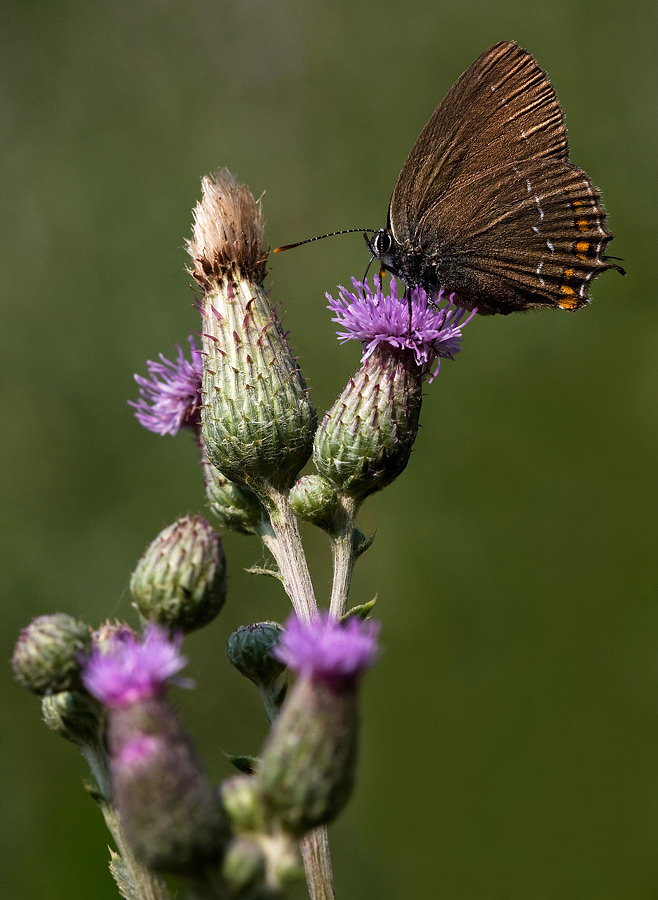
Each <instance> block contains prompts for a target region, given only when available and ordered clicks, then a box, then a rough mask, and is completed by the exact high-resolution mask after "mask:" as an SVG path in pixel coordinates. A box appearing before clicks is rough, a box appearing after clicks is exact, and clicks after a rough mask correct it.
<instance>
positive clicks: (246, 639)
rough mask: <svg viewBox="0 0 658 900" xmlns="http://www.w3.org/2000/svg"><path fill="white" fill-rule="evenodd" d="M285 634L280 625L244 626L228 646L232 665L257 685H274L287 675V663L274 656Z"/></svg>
mask: <svg viewBox="0 0 658 900" xmlns="http://www.w3.org/2000/svg"><path fill="white" fill-rule="evenodd" d="M282 633H283V627H282V626H281V625H279V623H278V622H256V623H254V624H253V625H241V626H240V628H238V629H237V630H236V631H234V632H233V634H232V635H231V636H230V638H229V639H228V643H227V645H226V655H227V656H228V659H229V662H230V663H231V665H232V666H235V668H236V669H237V670H238V672H241V673H242V674H243V675H244V676H245V678H249V680H250V681H253V682H254V684H258V685H269V684H272V683H273V682H274V681H277V679H278V678H279V676H280V675H281V674H282V673H283V672H285V671H286V665H285V663H282V662H280V661H279V660H278V659H276V657H274V656H272V650H273V649H274V647H276V645H277V643H278V642H279V638H280V637H281V635H282Z"/></svg>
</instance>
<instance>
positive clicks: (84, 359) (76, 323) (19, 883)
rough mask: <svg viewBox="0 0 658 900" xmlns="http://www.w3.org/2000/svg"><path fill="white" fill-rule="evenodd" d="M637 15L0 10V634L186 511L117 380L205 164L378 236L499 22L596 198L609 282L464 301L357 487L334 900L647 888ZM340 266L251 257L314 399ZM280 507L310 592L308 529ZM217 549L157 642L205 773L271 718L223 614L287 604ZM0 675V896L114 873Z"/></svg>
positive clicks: (647, 251)
mask: <svg viewBox="0 0 658 900" xmlns="http://www.w3.org/2000/svg"><path fill="white" fill-rule="evenodd" d="M657 20H658V6H657V5H656V4H655V2H653V0H625V2H624V3H619V2H617V0H614V2H613V0H560V2H550V0H549V2H544V3H532V4H520V3H518V2H516V0H502V2H496V3H494V2H491V0H471V2H464V0H445V2H441V3H437V2H434V0H431V2H430V0H425V2H412V0H408V2H406V3H404V4H403V3H399V2H392V0H379V2H378V3H376V4H373V3H368V4H366V3H359V2H353V0H314V2H307V0H282V2H278V3H274V2H267V0H215V2H211V0H191V2H190V0H186V2H183V0H160V2H155V0H145V2H143V0H138V2H135V0H130V2H129V0H112V2H109V3H103V2H97V0H91V2H90V0H84V2H82V0H58V2H56V3H47V2H39V0H34V2H27V0H4V2H3V3H2V6H1V7H0V76H1V78H2V87H1V89H0V154H1V163H0V178H1V179H2V184H1V187H0V197H1V201H0V266H1V267H2V276H1V277H2V280H1V283H2V324H1V327H0V342H1V345H2V350H1V354H0V358H1V363H0V364H1V365H2V379H1V388H0V389H1V391H2V410H3V416H2V425H1V429H2V432H1V433H2V460H1V462H0V483H1V485H2V499H1V503H2V507H1V508H2V527H3V534H2V537H1V553H2V560H1V565H0V573H1V578H2V605H1V607H0V610H1V613H0V614H1V615H2V617H3V624H2V631H1V640H2V652H1V654H0V656H1V657H2V659H3V660H8V658H9V657H10V655H11V649H12V646H13V642H14V640H15V637H16V635H17V633H18V630H19V628H20V627H22V626H23V625H25V624H26V623H27V622H29V620H30V619H31V618H32V617H33V616H36V615H38V614H41V613H45V612H51V611H66V612H69V613H72V614H74V615H77V616H80V617H82V618H84V619H86V620H87V621H89V622H90V623H93V624H98V623H99V622H100V621H102V620H103V619H104V618H105V617H107V616H111V617H123V618H128V619H130V620H131V621H132V618H131V616H132V612H131V608H130V603H129V598H128V596H127V583H128V577H129V573H130V571H131V569H132V567H133V566H134V563H135V561H136V559H137V558H138V556H139V555H140V553H141V552H142V550H143V548H144V547H145V546H146V544H147V543H148V542H149V541H150V540H151V539H152V538H153V537H154V536H155V534H156V533H157V532H158V531H159V530H160V528H161V527H163V526H164V525H165V524H167V523H169V522H171V521H173V519H175V518H176V517H178V516H179V515H182V514H184V513H187V512H203V510H204V497H203V491H202V483H201V474H200V471H199V467H198V463H197V454H196V450H195V448H194V446H193V444H192V441H191V440H190V439H189V437H188V436H186V435H180V436H179V437H178V438H176V439H164V438H158V437H156V436H154V435H152V434H149V433H147V432H145V431H143V430H142V429H141V428H140V427H139V426H138V425H137V423H136V422H135V420H134V419H133V417H132V416H131V412H130V409H129V407H128V406H127V405H126V401H127V400H128V399H129V398H134V397H135V396H136V389H135V385H134V383H133V380H132V376H133V373H134V372H142V373H143V372H144V371H145V360H146V359H153V358H155V357H156V356H157V354H158V353H160V352H163V353H165V355H171V353H172V352H173V344H175V343H177V342H183V341H184V340H185V337H186V335H187V334H188V333H189V332H191V331H194V330H196V329H197V328H198V322H197V314H196V312H195V310H194V308H193V300H194V295H193V292H192V291H191V289H190V283H191V279H190V277H189V276H188V275H187V274H186V272H185V266H186V255H185V252H184V249H183V244H184V240H185V238H186V237H187V236H188V235H189V233H190V225H191V209H192V206H193V205H194V203H195V202H196V200H197V198H198V196H199V193H200V189H199V179H200V176H201V175H203V174H204V173H206V172H208V171H210V170H212V169H214V168H215V167H216V166H218V165H226V166H228V167H229V168H230V169H232V170H233V171H234V172H235V173H236V175H237V176H238V177H239V178H240V179H241V180H243V181H246V182H247V183H248V184H249V185H250V186H251V188H252V190H253V191H254V193H255V194H257V195H258V194H260V193H261V192H262V191H264V190H266V194H265V197H264V208H265V214H266V218H267V222H268V230H267V237H268V240H269V242H270V244H271V245H272V246H276V245H277V244H281V243H287V242H290V241H294V240H297V239H301V238H304V237H307V236H311V235H314V234H319V233H322V232H325V231H330V230H334V229H338V228H347V227H353V226H356V227H362V226H369V227H371V228H377V227H379V226H380V225H382V224H384V222H385V217H386V210H387V204H388V199H389V196H390V192H391V190H392V187H393V183H394V181H395V178H396V176H397V173H398V171H399V169H400V167H401V165H402V163H403V161H404V159H405V156H406V154H407V152H408V151H409V149H410V148H411V146H412V144H413V142H414V140H415V138H416V136H417V135H418V133H419V131H420V129H421V127H422V126H423V124H424V123H425V121H426V120H427V118H428V117H429V115H430V113H431V111H432V110H433V108H434V107H435V105H436V104H437V103H438V102H439V100H440V99H441V97H442V96H443V95H444V93H445V92H446V91H447V90H448V88H449V87H450V85H451V84H452V82H453V81H454V79H455V78H456V77H457V76H458V75H459V74H460V73H461V72H462V71H463V70H464V69H465V68H466V67H467V66H468V65H469V64H470V63H471V62H472V60H473V59H475V57H476V56H478V55H479V53H481V52H482V51H483V50H484V49H485V48H486V47H488V46H490V45H491V44H493V43H495V42H496V41H498V40H501V39H510V38H513V39H515V40H517V41H518V42H519V43H520V44H521V45H522V46H525V47H527V48H528V49H529V50H530V51H531V52H532V53H533V54H534V55H535V56H536V58H537V60H538V61H539V63H540V65H541V66H542V67H544V68H545V69H547V71H548V72H549V74H550V76H551V79H552V81H553V83H554V85H555V87H556V89H557V92H558V95H559V97H560V99H561V102H562V105H563V107H564V109H565V112H566V118H567V125H568V126H569V129H570V144H571V151H572V158H573V160H574V161H575V162H576V163H577V164H578V165H579V166H582V167H583V168H585V169H586V170H587V171H588V172H589V173H590V174H591V176H592V178H593V179H594V181H595V182H596V183H597V184H599V185H600V186H601V188H602V191H603V196H604V198H605V201H606V204H607V207H608V210H609V213H610V224H611V228H612V229H613V231H614V233H615V235H616V240H615V241H614V244H613V245H612V246H611V248H610V250H611V252H612V253H615V254H616V255H618V256H620V257H623V258H624V260H625V262H624V265H625V266H626V268H627V269H628V273H629V274H628V277H627V278H626V279H622V278H620V277H618V276H617V275H616V274H615V273H609V274H607V275H605V276H604V277H602V278H601V279H599V280H598V281H597V282H596V284H595V287H594V291H593V293H594V296H595V302H594V303H593V304H592V305H591V306H590V307H589V308H588V309H586V310H585V311H583V312H580V313H578V314H577V315H573V316H572V315H567V314H563V313H560V312H559V311H556V312H552V311H550V312H545V313H542V314H538V313H537V314H529V315H518V316H512V317H509V318H494V319H479V320H477V321H475V322H473V323H472V324H471V325H470V326H469V327H468V329H467V332H466V336H465V341H464V344H465V349H464V352H463V353H462V354H461V355H460V356H459V357H458V359H457V360H456V361H455V362H454V363H446V364H445V365H444V367H443V369H442V372H441V375H440V377H439V378H438V380H437V381H436V382H435V383H434V384H433V385H432V386H431V388H428V391H427V398H426V402H425V406H424V410H423V426H424V427H423V429H422V432H421V434H420V437H419V440H418V443H417V451H416V452H415V453H414V455H413V458H412V461H411V464H410V465H409V467H408V469H407V471H406V472H405V473H404V475H403V476H402V477H401V478H400V479H399V480H398V481H397V482H396V484H395V485H394V486H392V487H390V488H389V489H388V490H386V491H385V492H384V493H382V494H381V495H379V496H377V497H375V498H373V499H371V500H370V501H369V502H368V504H367V505H366V507H365V509H364V510H363V513H362V517H361V524H362V527H363V529H364V530H365V531H375V530H376V532H377V537H376V540H375V543H374V545H373V547H372V549H371V550H370V551H369V553H368V554H367V555H366V556H365V557H364V558H363V559H362V560H361V561H360V562H359V564H358V570H357V575H356V580H355V584H354V590H353V600H354V602H363V601H365V600H367V599H369V598H370V597H371V596H372V595H373V594H375V593H377V594H378V603H377V609H378V615H379V618H380V619H381V620H382V622H383V630H382V639H383V643H384V645H385V651H384V654H383V656H382V658H381V662H380V664H379V666H378V668H377V669H376V670H375V671H373V672H372V673H371V674H370V675H369V676H368V679H367V680H366V683H365V685H364V695H363V740H362V747H361V757H360V768H359V778H358V790H357V791H356V794H355V796H354V798H353V800H352V802H351V804H350V806H349V807H348V809H347V810H346V812H345V813H344V814H343V816H342V818H341V819H340V820H339V822H337V823H336V824H335V825H334V826H332V829H331V835H332V843H333V853H334V863H335V875H336V882H337V888H338V892H339V897H340V898H344V900H347V898H355V900H356V898H359V900H409V898H420V897H446V898H448V897H449V898H450V900H522V898H523V900H553V898H555V900H558V898H559V900H571V898H574V900H575V898H578V900H651V898H656V897H658V864H657V859H658V854H657V849H658V763H657V760H658V607H657V604H656V557H657V554H656V533H655V529H656V505H657V499H658V498H657V492H656V451H657V449H658V447H657V442H658V428H657V418H658V417H657V415H656V412H657V410H656V395H657V391H658V378H657V373H656V359H657V357H658V304H657V303H656V298H655V279H656V276H655V260H656V248H655V233H656V226H657V224H658V223H657V213H656V209H657V203H658V196H657V193H656V158H657V155H658V117H657V115H656V113H657V100H658V77H657V75H658V73H657V65H656V51H655V37H656V33H657V25H658V21H657ZM366 261H367V252H366V250H365V248H364V247H363V243H362V239H361V237H360V236H359V235H358V234H357V235H352V236H344V237H338V238H335V239H333V240H331V241H325V242H322V243H318V244H314V245H311V246H310V247H306V248H304V249H300V250H298V251H294V252H292V253H289V254H285V255H282V256H279V257H276V258H274V259H272V260H271V271H270V275H269V284H270V285H271V286H272V291H273V296H274V298H275V299H276V300H277V301H278V302H280V303H281V304H282V305H283V308H284V309H285V311H286V325H287V327H288V328H290V330H291V341H292V343H293V345H294V347H295V348H296V350H297V351H298V352H299V354H300V357H301V362H302V366H303V370H304V372H305V374H306V376H307V378H308V380H309V382H310V385H311V388H312V391H313V396H314V399H315V402H316V405H317V407H318V409H319V410H320V411H322V410H324V409H326V408H327V407H328V406H329V405H330V404H331V403H332V402H333V400H334V398H335V396H336V395H337V393H338V392H339V391H340V390H341V389H342V387H343V385H344V383H345V380H346V378H347V376H348V374H349V373H350V372H352V371H353V370H354V368H355V366H356V365H357V361H358V348H357V347H356V346H346V347H342V348H341V347H339V346H338V343H337V342H336V340H335V337H334V334H333V327H332V324H331V322H330V316H329V314H328V312H327V310H326V309H325V299H324V292H325V291H327V290H328V291H331V290H334V289H335V286H336V284H338V283H341V282H342V283H344V282H346V281H347V280H348V279H349V277H350V276H351V275H359V276H360V275H361V274H362V273H363V270H364V267H365V263H366ZM305 534H306V536H307V545H308V551H309V557H310V560H311V565H312V568H313V572H314V576H315V581H316V587H317V590H318V593H319V594H320V596H326V594H327V591H328V586H329V575H330V569H329V564H328V554H327V549H328V548H327V544H326V541H325V539H324V537H323V536H322V535H321V534H319V533H317V534H316V533H314V532H312V531H307V532H305ZM225 546H226V550H227V553H228V556H229V564H230V570H231V583H230V600H229V603H228V605H227V608H226V610H225V612H224V613H223V614H222V616H221V618H220V619H219V620H218V621H217V622H215V623H214V624H213V625H212V626H211V627H210V628H208V629H206V630H205V631H204V632H203V633H200V634H196V635H193V636H191V637H190V638H189V639H188V641H187V650H188V653H189V656H190V660H191V661H190V666H189V670H190V673H191V674H192V675H193V677H194V678H195V679H196V681H197V684H198V688H197V690H196V691H195V692H193V693H192V692H189V693H186V694H185V695H184V696H182V694H183V692H178V696H177V702H178V705H179V707H180V709H181V714H182V715H183V716H184V718H185V721H186V722H187V724H188V726H189V728H190V730H191V732H192V733H193V734H194V737H195V739H196V741H197V743H198V745H199V747H200V748H201V751H202V753H203V756H204V758H205V760H206V762H207V765H208V767H209V769H210V771H211V772H212V775H213V777H214V778H216V779H220V778H223V777H226V776H227V775H228V774H230V768H229V765H228V763H227V762H226V760H225V758H224V757H223V755H222V752H221V751H222V750H227V751H232V752H245V753H252V752H256V751H257V750H258V747H259V745H260V742H261V741H262V738H263V736H264V733H265V725H264V720H263V716H262V713H261V710H260V708H259V703H258V699H257V696H256V694H255V692H254V691H253V690H252V689H251V686H250V685H249V684H248V683H246V682H244V683H243V682H242V681H241V679H240V677H239V676H238V675H237V674H236V673H235V672H233V671H232V670H231V669H230V668H229V666H228V664H227V663H226V661H225V658H224V644H225V641H226V638H227V636H228V635H229V633H230V632H231V630H232V629H233V628H234V627H235V626H236V625H238V624H241V623H247V622H251V621H255V620H258V619H259V618H279V619H283V618H284V617H285V616H286V615H287V604H286V601H285V598H284V596H283V594H282V592H281V590H280V589H279V587H278V585H277V584H276V583H275V582H273V581H271V580H267V579H258V578H256V577H254V576H250V575H247V574H246V573H245V572H244V568H245V567H247V566H250V565H252V564H254V563H259V562H262V560H263V558H264V557H263V552H262V549H261V547H260V546H259V545H258V543H257V542H256V539H254V538H244V537H241V536H237V535H231V534H228V535H226V538H225ZM0 690H1V697H0V704H1V706H0V708H1V709H2V719H3V723H2V729H1V741H2V762H1V767H0V772H1V775H0V778H1V780H2V792H3V800H2V809H1V813H0V816H1V820H0V830H1V832H2V838H1V840H0V853H2V855H3V856H4V857H5V858H4V860H3V861H2V867H1V871H2V892H3V895H4V896H7V897H11V898H13V900H28V898H29V900H35V898H42V897H43V898H52V900H63V898H66V900H83V898H84V900H87V898H89V897H94V898H96V900H110V898H114V897H116V896H117V895H116V891H115V888H114V885H113V883H112V881H111V879H110V876H109V874H108V872H107V868H106V861H107V856H108V853H107V843H108V836H107V834H106V832H105V830H104V827H103V824H102V821H101V817H100V815H99V814H98V812H97V810H96V809H95V808H94V806H93V804H92V802H91V801H90V800H89V798H88V797H87V796H86V795H85V793H84V791H83V790H82V788H81V780H82V777H83V776H84V774H85V769H84V765H83V763H82V760H81V759H80V758H79V757H78V756H77V754H76V751H75V750H74V748H73V747H72V746H70V745H67V744H65V743H64V742H63V741H61V740H60V739H58V738H56V737H55V736H54V735H52V734H51V733H49V732H47V731H46V730H45V728H44V727H43V726H42V724H41V723H40V721H39V704H38V702H37V700H36V699H35V698H33V697H31V696H28V695H27V694H25V692H24V691H22V690H21V689H20V688H19V687H18V686H17V685H16V684H14V683H13V682H12V680H11V677H10V673H9V667H8V666H7V665H5V669H4V672H2V673H0ZM303 895H304V892H303V891H302V890H301V889H300V890H299V891H298V892H297V893H296V894H295V897H299V898H301V897H303Z"/></svg>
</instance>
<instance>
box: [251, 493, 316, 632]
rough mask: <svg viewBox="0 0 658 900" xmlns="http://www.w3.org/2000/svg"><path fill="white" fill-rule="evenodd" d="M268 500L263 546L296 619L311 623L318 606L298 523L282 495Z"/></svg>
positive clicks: (273, 495) (279, 494) (277, 494)
mask: <svg viewBox="0 0 658 900" xmlns="http://www.w3.org/2000/svg"><path fill="white" fill-rule="evenodd" d="M269 500H270V504H271V506H270V521H271V523H272V532H271V533H269V532H266V531H264V532H263V533H262V534H261V537H262V539H263V543H264V544H265V546H266V547H267V549H268V550H269V551H270V553H271V554H272V556H273V557H274V559H275V560H276V563H277V565H278V567H279V572H280V573H281V577H282V579H283V586H284V588H285V591H286V594H287V595H288V596H289V597H290V601H291V603H292V605H293V609H294V610H295V612H296V613H297V617H298V618H299V619H301V620H302V621H303V622H310V621H311V619H312V618H313V617H314V616H315V615H316V614H317V611H318V606H317V603H316V602H315V594H314V592H313V584H312V582H311V576H310V574H309V571H308V565H307V563H306V557H305V555H304V548H303V547H302V541H301V538H300V536H299V528H298V527H297V519H296V518H295V516H294V515H293V513H292V510H291V509H290V504H289V503H288V498H287V496H286V495H285V494H282V493H279V492H275V491H272V493H271V494H270V496H269Z"/></svg>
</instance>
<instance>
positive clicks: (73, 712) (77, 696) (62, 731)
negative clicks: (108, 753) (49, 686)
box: [41, 691, 103, 747]
mask: <svg viewBox="0 0 658 900" xmlns="http://www.w3.org/2000/svg"><path fill="white" fill-rule="evenodd" d="M41 712H42V714H43V721H44V722H45V724H46V725H47V727H48V728H50V730H51V731H54V732H55V734H58V735H59V736H60V737H63V738H64V739H65V740H67V741H71V742H72V743H74V744H77V745H78V746H86V747H100V745H101V744H102V737H101V735H102V727H103V711H102V709H101V707H100V706H99V704H98V703H97V702H96V701H95V700H94V699H93V697H90V696H89V695H88V694H86V693H85V694H83V693H81V692H80V691H60V692H59V693H57V694H49V695H48V696H46V697H44V698H43V699H42V701H41Z"/></svg>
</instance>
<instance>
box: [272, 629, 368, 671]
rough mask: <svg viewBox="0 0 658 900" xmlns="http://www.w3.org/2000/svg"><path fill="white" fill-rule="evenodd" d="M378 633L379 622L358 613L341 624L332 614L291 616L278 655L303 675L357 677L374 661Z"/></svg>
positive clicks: (279, 645) (278, 646)
mask: <svg viewBox="0 0 658 900" xmlns="http://www.w3.org/2000/svg"><path fill="white" fill-rule="evenodd" d="M378 634H379V622H373V621H366V622H363V621H361V620H360V619H358V618H357V617H354V618H351V619H348V620H347V622H346V623H345V624H341V623H340V622H336V620H335V619H333V618H332V617H331V616H329V615H321V616H318V617H317V618H315V619H312V620H311V621H310V622H302V621H301V620H300V619H298V618H297V617H296V616H291V617H290V619H288V622H287V623H286V630H285V632H284V633H283V635H282V637H281V640H280V641H279V644H278V645H277V647H276V649H275V650H274V655H275V656H276V657H277V659H279V660H281V662H284V663H285V664H286V665H287V666H289V667H290V668H291V669H293V671H295V672H297V673H298V674H299V675H303V676H307V677H311V678H318V679H321V680H323V681H329V682H344V681H354V680H355V679H356V678H358V677H359V675H361V674H362V673H363V672H364V671H365V670H366V669H369V668H370V667H371V666H372V665H373V664H374V662H375V660H376V658H377V635H378Z"/></svg>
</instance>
